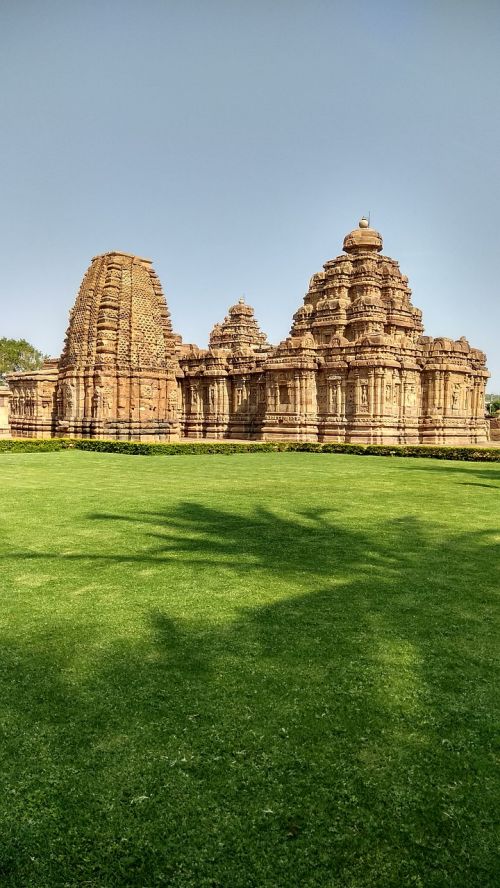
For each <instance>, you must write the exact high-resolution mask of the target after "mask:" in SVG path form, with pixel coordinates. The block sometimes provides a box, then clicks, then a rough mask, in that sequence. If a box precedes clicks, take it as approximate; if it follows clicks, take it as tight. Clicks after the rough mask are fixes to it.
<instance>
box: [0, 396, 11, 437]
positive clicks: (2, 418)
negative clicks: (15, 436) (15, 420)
mask: <svg viewBox="0 0 500 888" xmlns="http://www.w3.org/2000/svg"><path fill="white" fill-rule="evenodd" d="M9 401H10V389H9V387H8V386H6V385H2V383H0V438H10V425H9Z"/></svg>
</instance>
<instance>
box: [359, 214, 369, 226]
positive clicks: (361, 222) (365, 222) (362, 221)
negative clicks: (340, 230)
mask: <svg viewBox="0 0 500 888" xmlns="http://www.w3.org/2000/svg"><path fill="white" fill-rule="evenodd" d="M369 226H370V223H369V221H368V219H367V218H366V216H363V217H362V218H361V219H360V220H359V227H360V228H369Z"/></svg>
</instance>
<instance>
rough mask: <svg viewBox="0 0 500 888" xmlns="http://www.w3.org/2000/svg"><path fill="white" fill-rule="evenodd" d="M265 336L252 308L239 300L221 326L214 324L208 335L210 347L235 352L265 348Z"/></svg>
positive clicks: (266, 343) (242, 300)
mask: <svg viewBox="0 0 500 888" xmlns="http://www.w3.org/2000/svg"><path fill="white" fill-rule="evenodd" d="M267 345H268V342H267V336H266V334H265V333H262V331H261V329H260V327H259V325H258V323H257V321H256V319H255V316H254V312H253V308H252V306H251V305H247V303H246V302H245V300H244V299H243V298H241V299H240V300H239V301H238V302H237V303H236V305H232V306H231V307H230V309H229V313H228V315H227V316H226V317H225V318H224V321H223V322H222V324H215V326H214V328H213V330H212V332H211V334H210V347H211V348H223V349H229V350H231V351H236V350H238V349H240V348H250V349H252V350H254V351H258V350H260V349H264V348H266V347H267Z"/></svg>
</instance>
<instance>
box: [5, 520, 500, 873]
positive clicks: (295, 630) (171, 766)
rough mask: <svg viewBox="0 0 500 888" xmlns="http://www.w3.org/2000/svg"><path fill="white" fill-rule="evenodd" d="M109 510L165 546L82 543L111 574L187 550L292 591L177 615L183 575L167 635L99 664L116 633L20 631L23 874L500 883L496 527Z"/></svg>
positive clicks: (9, 752)
mask: <svg viewBox="0 0 500 888" xmlns="http://www.w3.org/2000/svg"><path fill="white" fill-rule="evenodd" d="M91 520H92V521H95V522H100V521H113V522H115V523H118V526H120V524H121V523H123V525H124V528H123V534H124V535H123V541H124V544H125V542H126V541H127V542H128V540H127V533H128V532H127V529H126V528H127V527H128V526H129V525H134V527H135V532H136V533H138V534H140V536H138V537H137V538H138V539H141V537H142V539H143V542H144V544H145V548H143V549H141V551H140V552H134V553H132V554H130V551H129V545H127V546H125V545H124V551H123V552H120V551H118V552H116V553H115V554H113V555H109V554H106V553H105V552H99V553H95V555H92V556H89V555H86V556H78V555H69V556H67V558H68V560H70V561H71V560H75V559H78V558H80V557H83V558H85V559H87V560H89V561H90V565H89V568H90V570H92V567H93V566H95V567H96V569H97V568H99V570H101V569H102V566H103V564H104V565H106V563H107V564H109V565H115V566H116V565H118V566H119V565H122V566H123V570H124V571H126V573H127V575H128V576H130V572H133V571H134V570H136V569H138V568H140V567H144V566H150V565H152V564H154V565H156V566H160V567H161V565H162V564H163V565H165V567H166V566H167V565H168V564H169V562H170V561H171V559H172V558H175V559H177V560H178V561H180V562H184V563H186V564H188V565H196V566H199V567H200V569H201V570H203V568H205V567H207V568H208V567H210V568H211V570H216V571H220V576H221V583H222V582H225V583H226V584H228V583H229V585H228V586H227V595H228V597H230V595H231V593H232V588H231V585H230V582H229V581H228V573H229V576H233V577H239V578H240V579H241V577H245V578H247V579H248V578H251V577H253V578H254V582H255V585H256V586H257V587H258V588H259V589H262V596H263V598H264V599H265V597H266V584H269V585H272V583H273V582H274V580H275V579H276V580H281V581H282V580H283V578H285V579H286V580H287V582H288V584H289V589H290V591H291V593H292V594H289V595H287V597H285V598H283V597H281V598H279V600H277V601H276V600H274V601H273V602H272V603H262V604H260V605H257V606H252V607H247V606H245V607H243V608H242V609H241V610H240V612H239V616H238V617H237V618H236V619H235V620H233V621H232V622H223V623H217V622H216V621H215V620H214V619H213V617H212V611H211V609H210V608H209V607H207V613H206V618H204V619H201V618H200V619H198V620H174V619H172V617H171V616H170V615H169V613H168V589H165V588H163V587H161V582H162V581H161V573H160V574H159V575H157V577H156V580H155V582H156V583H158V588H159V599H161V602H162V605H161V607H160V606H159V607H158V609H157V610H154V611H151V612H149V614H148V615H147V617H146V619H147V622H148V626H147V632H146V633H144V634H143V635H142V636H140V637H139V638H138V639H137V641H136V642H131V641H130V640H128V639H125V640H123V641H122V642H118V641H117V642H115V643H114V644H112V645H111V646H110V647H108V648H105V649H103V650H102V653H101V654H100V656H98V657H97V660H96V661H95V662H94V663H93V665H92V668H91V669H90V670H83V671H79V670H78V653H77V652H78V650H81V651H84V650H85V648H86V646H87V645H88V644H91V643H92V634H90V635H89V638H88V640H83V641H82V639H81V637H80V634H79V632H77V631H76V630H75V629H74V628H73V627H72V626H70V627H68V626H67V625H64V626H61V627H57V626H50V628H49V629H48V630H47V632H46V633H45V635H44V636H42V635H41V636H40V637H39V638H35V639H30V640H29V641H28V640H27V641H26V643H25V644H17V645H15V644H14V643H13V642H12V639H10V638H9V636H8V634H7V635H6V636H5V648H4V656H3V660H4V664H5V668H4V670H3V672H2V685H3V687H2V691H1V700H2V704H3V707H4V711H5V718H4V728H5V743H4V746H3V750H4V754H5V757H6V761H7V762H10V767H11V776H10V777H9V778H8V780H7V788H6V796H5V795H4V798H5V797H7V798H8V800H9V808H10V809H11V810H10V812H8V816H7V824H8V825H7V829H6V830H5V831H4V839H5V840H4V842H3V852H0V875H3V880H4V881H3V884H4V885H5V886H14V885H16V886H17V885H23V886H28V885H36V886H37V888H44V886H45V885H47V886H48V885H51V886H58V885H68V886H73V885H74V886H76V885H78V886H79V885H85V884H87V885H92V886H108V885H110V886H111V885H117V886H125V885H126V886H129V885H137V886H146V885H148V886H149V885H155V886H156V885H173V886H179V888H180V886H188V885H193V886H213V888H217V886H224V888H248V886H259V888H260V886H273V888H278V886H287V888H288V886H294V885H297V886H299V885H300V886H302V885H309V886H337V885H338V886H345V885H349V886H363V888H368V886H377V888H379V886H380V888H382V886H384V888H391V886H398V888H400V886H406V885H416V886H418V885H425V888H429V886H436V888H437V886H439V888H442V886H453V888H461V886H464V888H465V886H467V888H471V886H477V888H479V886H481V888H486V886H493V885H494V884H495V874H494V868H493V864H492V860H493V854H494V847H493V840H492V836H491V832H490V829H489V827H490V823H491V818H493V817H494V814H495V803H494V800H493V799H492V797H491V795H490V794H489V792H488V789H489V790H490V792H491V788H492V772H491V767H492V758H491V755H492V752H491V750H492V744H493V739H494V721H493V716H492V713H493V712H494V709H495V702H496V701H495V697H496V692H495V682H494V681H493V679H492V674H491V671H490V670H491V669H492V668H493V654H494V647H493V643H492V639H491V626H492V623H491V608H492V604H493V600H494V594H495V591H496V588H497V582H496V580H495V576H494V575H493V572H494V571H495V570H496V571H497V568H496V565H497V564H498V563H499V559H498V543H495V540H494V539H493V538H492V536H491V535H490V534H487V533H476V534H472V533H471V534H466V533H461V534H457V535H455V536H452V537H449V538H447V539H440V538H438V536H437V533H436V535H433V532H432V528H429V526H428V525H425V526H424V525H423V524H422V523H421V522H420V521H418V520H417V519H415V518H411V517H408V518H404V519H400V520H397V521H393V522H387V523H386V524H384V525H382V526H379V527H378V528H377V532H368V531H366V532H365V531H363V530H359V531H357V532H355V531H351V530H348V529H347V528H346V526H345V525H343V524H342V523H341V521H340V520H338V519H337V516H336V512H335V510H334V509H332V510H321V509H315V508H310V509H308V510H306V511H303V512H301V513H299V514H296V513H294V514H289V515H283V514H281V515H279V514H275V513H274V512H272V511H270V510H267V509H259V510H256V511H255V512H254V513H253V514H251V515H249V516H242V515H240V514H237V515H236V514H232V513H231V512H228V511H223V510H217V509H212V508H209V507H207V506H204V505H200V504H197V503H184V504H181V505H180V506H179V507H178V508H176V509H174V510H170V511H168V512H148V513H143V514H134V515H99V514H95V515H93V516H91ZM495 548H496V556H495ZM32 557H41V558H43V557H44V556H38V555H34V556H32ZM49 557H52V556H49ZM60 557H64V556H60ZM169 576H170V574H169ZM497 576H498V574H497ZM201 577H203V573H201ZM137 582H138V587H139V588H140V583H141V582H143V580H141V579H140V576H139V575H138V581H137ZM302 589H303V590H304V591H303V592H302V591H301V590H302ZM204 594H206V593H205V591H204V589H203V588H201V584H200V592H199V595H200V597H203V595H204ZM218 594H221V595H222V587H221V590H219V593H218ZM240 594H241V593H240ZM278 595H283V592H282V591H281V592H279V593H278ZM269 597H271V596H269ZM219 600H220V601H222V602H223V596H222V597H221V598H220V599H219ZM80 631H81V630H80ZM90 631H91V630H90ZM72 633H74V634H72ZM75 653H76V657H75ZM13 762H14V766H12V763H13ZM488 781H490V783H488ZM2 867H3V869H2ZM30 879H32V881H30Z"/></svg>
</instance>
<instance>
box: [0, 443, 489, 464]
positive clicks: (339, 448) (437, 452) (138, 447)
mask: <svg viewBox="0 0 500 888" xmlns="http://www.w3.org/2000/svg"><path fill="white" fill-rule="evenodd" d="M70 449H71V450H93V451H97V452H99V453H128V454H139V455H141V456H153V455H164V456H174V455H177V454H190V453H194V454H197V453H222V454H231V453H277V452H280V453H281V452H285V451H286V452H293V451H295V452H297V451H298V452H301V453H304V452H305V453H353V454H357V455H359V456H403V457H414V456H418V457H425V458H427V459H451V460H462V461H465V462H500V448H496V449H495V448H474V447H441V446H423V445H421V444H340V443H339V444H336V443H331V444H317V443H313V442H307V441H249V442H248V443H240V442H233V441H193V442H186V443H184V442H182V443H181V442H172V443H170V444H146V443H142V442H139V441H100V440H89V439H69V438H51V439H37V438H20V439H10V438H6V439H3V440H0V453H1V452H11V453H12V452H16V453H33V452H47V451H57V450H70Z"/></svg>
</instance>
